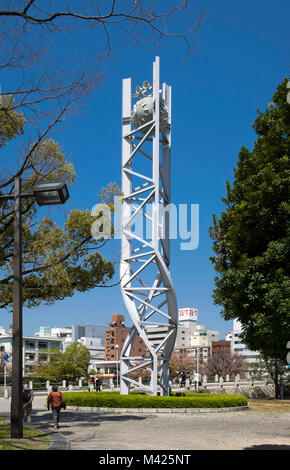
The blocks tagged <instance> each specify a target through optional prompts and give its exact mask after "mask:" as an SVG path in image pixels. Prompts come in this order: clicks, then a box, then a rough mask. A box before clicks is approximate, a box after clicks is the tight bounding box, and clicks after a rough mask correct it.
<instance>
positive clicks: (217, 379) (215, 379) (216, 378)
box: [214, 374, 219, 383]
mask: <svg viewBox="0 0 290 470" xmlns="http://www.w3.org/2000/svg"><path fill="white" fill-rule="evenodd" d="M214 381H215V382H216V383H218V381H219V376H218V374H215V376H214Z"/></svg>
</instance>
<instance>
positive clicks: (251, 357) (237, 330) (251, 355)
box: [226, 320, 261, 364]
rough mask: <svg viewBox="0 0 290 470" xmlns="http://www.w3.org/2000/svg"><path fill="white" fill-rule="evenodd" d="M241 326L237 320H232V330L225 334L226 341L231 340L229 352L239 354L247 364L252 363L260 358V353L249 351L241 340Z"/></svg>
mask: <svg viewBox="0 0 290 470" xmlns="http://www.w3.org/2000/svg"><path fill="white" fill-rule="evenodd" d="M242 331H243V326H242V324H241V323H240V322H239V321H238V320H234V322H233V331H229V332H228V333H227V334H226V341H230V342H231V353H232V354H241V355H242V356H243V357H244V358H245V359H246V361H247V362H248V363H249V364H253V363H255V362H256V361H258V360H259V359H261V354H260V353H259V352H258V351H250V349H248V348H247V346H246V345H245V344H244V343H243V342H242V340H241V334H242Z"/></svg>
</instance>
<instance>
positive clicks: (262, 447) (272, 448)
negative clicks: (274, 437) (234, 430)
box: [243, 444, 290, 450]
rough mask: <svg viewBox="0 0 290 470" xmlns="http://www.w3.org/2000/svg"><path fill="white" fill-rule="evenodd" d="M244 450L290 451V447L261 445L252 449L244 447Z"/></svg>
mask: <svg viewBox="0 0 290 470" xmlns="http://www.w3.org/2000/svg"><path fill="white" fill-rule="evenodd" d="M243 450H290V445H289V446H287V445H284V444H259V445H255V446H251V447H244V449H243Z"/></svg>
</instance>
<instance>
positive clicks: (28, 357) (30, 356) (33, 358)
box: [25, 353, 35, 361]
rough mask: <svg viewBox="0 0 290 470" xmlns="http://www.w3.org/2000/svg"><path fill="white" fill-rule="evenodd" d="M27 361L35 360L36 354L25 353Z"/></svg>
mask: <svg viewBox="0 0 290 470" xmlns="http://www.w3.org/2000/svg"><path fill="white" fill-rule="evenodd" d="M25 360H26V361H35V354H34V353H26V354H25Z"/></svg>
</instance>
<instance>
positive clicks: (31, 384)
mask: <svg viewBox="0 0 290 470" xmlns="http://www.w3.org/2000/svg"><path fill="white" fill-rule="evenodd" d="M29 388H30V390H33V382H32V381H30V382H29Z"/></svg>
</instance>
